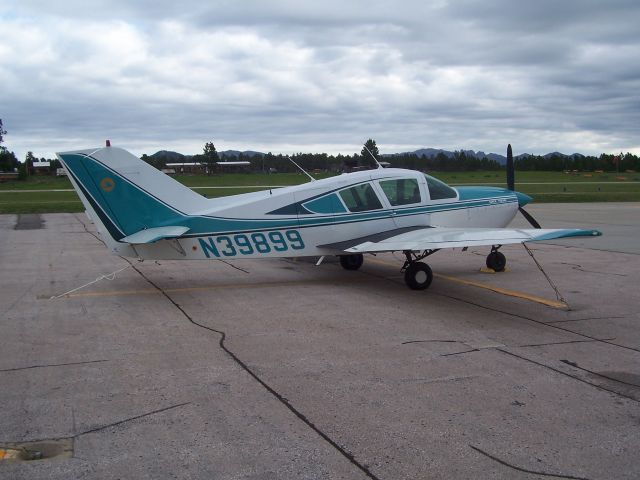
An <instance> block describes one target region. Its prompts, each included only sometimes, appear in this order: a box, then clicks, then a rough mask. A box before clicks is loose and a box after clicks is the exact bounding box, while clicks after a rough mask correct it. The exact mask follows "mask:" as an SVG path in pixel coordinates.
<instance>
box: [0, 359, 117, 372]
mask: <svg viewBox="0 0 640 480" xmlns="http://www.w3.org/2000/svg"><path fill="white" fill-rule="evenodd" d="M108 361H109V360H88V361H86V362H70V363H50V364H44V365H29V366H28V367H16V368H3V369H2V370H0V372H19V371H20V370H29V369H31V368H50V367H67V366H71V365H86V364H87V363H101V362H108Z"/></svg>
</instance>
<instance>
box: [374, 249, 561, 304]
mask: <svg viewBox="0 0 640 480" xmlns="http://www.w3.org/2000/svg"><path fill="white" fill-rule="evenodd" d="M367 261H368V262H372V263H378V264H380V265H385V266H396V265H395V264H392V263H389V262H385V261H383V260H378V259H375V260H374V259H367ZM433 276H434V277H438V278H442V279H444V280H448V281H450V282H454V283H458V284H460V285H468V286H470V287H477V288H483V289H485V290H489V291H492V292H495V293H499V294H501V295H506V296H508V297H515V298H521V299H523V300H528V301H530V302H535V303H540V304H542V305H546V306H548V307H552V308H560V309H566V308H567V305H565V304H564V303H563V302H559V301H557V300H550V299H548V298H543V297H539V296H537V295H532V294H529V293H525V292H518V291H515V290H508V289H506V288H501V287H495V286H493V285H489V284H487V283H482V282H477V281H475V280H465V279H464V278H458V277H453V276H451V275H443V274H441V273H434V274H433Z"/></svg>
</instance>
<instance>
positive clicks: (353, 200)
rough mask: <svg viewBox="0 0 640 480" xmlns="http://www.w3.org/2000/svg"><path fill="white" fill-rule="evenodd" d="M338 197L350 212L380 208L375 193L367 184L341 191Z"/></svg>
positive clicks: (380, 205)
mask: <svg viewBox="0 0 640 480" xmlns="http://www.w3.org/2000/svg"><path fill="white" fill-rule="evenodd" d="M340 197H341V198H342V201H343V202H344V204H345V205H346V206H347V208H348V209H349V211H350V212H366V211H367V210H378V209H380V208H382V204H381V203H380V200H379V199H378V197H377V195H376V192H374V191H373V187H372V186H371V185H370V184H368V183H363V184H361V185H356V186H355V187H351V188H347V189H345V190H342V191H340Z"/></svg>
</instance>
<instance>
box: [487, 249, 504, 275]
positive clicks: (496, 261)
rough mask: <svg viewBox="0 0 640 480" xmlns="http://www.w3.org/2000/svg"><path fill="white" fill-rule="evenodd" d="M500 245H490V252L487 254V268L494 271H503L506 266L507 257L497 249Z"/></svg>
mask: <svg viewBox="0 0 640 480" xmlns="http://www.w3.org/2000/svg"><path fill="white" fill-rule="evenodd" d="M501 246H502V245H494V246H493V247H491V253H489V255H487V268H490V269H491V270H493V271H494V272H504V268H505V267H506V266H507V257H505V256H504V255H503V254H502V253H501V252H499V251H498V249H499V248H500V247H501Z"/></svg>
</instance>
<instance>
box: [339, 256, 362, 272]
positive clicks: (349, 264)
mask: <svg viewBox="0 0 640 480" xmlns="http://www.w3.org/2000/svg"><path fill="white" fill-rule="evenodd" d="M363 263H364V257H363V256H362V254H361V253H356V254H354V255H340V265H342V268H344V269H345V270H358V269H359V268H360V267H361V266H362V264H363Z"/></svg>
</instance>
